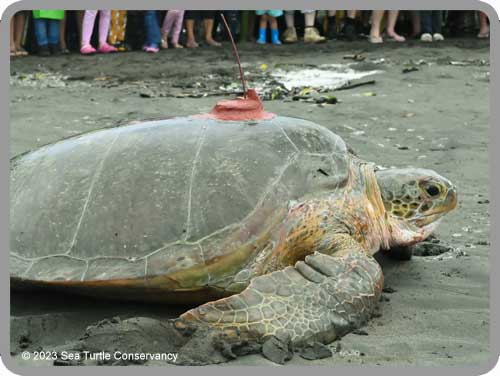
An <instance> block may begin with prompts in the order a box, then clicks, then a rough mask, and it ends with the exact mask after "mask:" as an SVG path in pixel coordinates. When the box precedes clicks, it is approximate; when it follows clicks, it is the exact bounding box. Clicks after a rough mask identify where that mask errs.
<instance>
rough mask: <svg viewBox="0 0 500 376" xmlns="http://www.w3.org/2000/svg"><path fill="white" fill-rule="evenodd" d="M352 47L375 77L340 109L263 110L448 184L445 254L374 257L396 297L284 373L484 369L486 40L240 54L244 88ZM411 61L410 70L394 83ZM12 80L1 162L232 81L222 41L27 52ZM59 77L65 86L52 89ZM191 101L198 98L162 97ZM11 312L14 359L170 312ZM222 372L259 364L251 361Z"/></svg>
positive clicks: (206, 100)
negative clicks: (300, 368) (354, 367)
mask: <svg viewBox="0 0 500 376" xmlns="http://www.w3.org/2000/svg"><path fill="white" fill-rule="evenodd" d="M363 50H364V51H365V54H366V56H367V59H366V60H365V61H364V62H362V63H359V65H358V67H357V68H358V69H360V70H372V69H378V70H382V71H383V73H381V74H377V75H374V76H370V77H366V78H363V79H361V81H364V80H370V79H375V80H376V84H375V85H372V86H362V87H359V88H355V89H351V90H345V91H337V92H335V93H334V94H335V95H336V96H337V98H338V99H339V100H340V101H341V103H338V104H336V105H324V106H323V107H321V106H318V105H317V104H314V103H308V102H302V101H291V100H288V101H284V100H275V101H266V102H265V107H266V109H267V110H269V111H272V112H276V113H278V114H281V115H286V116H296V117H302V118H307V119H309V120H312V121H314V122H317V123H319V124H322V125H324V126H326V127H328V128H330V129H331V130H333V131H335V132H336V133H338V134H339V135H341V136H342V137H343V138H344V139H345V140H346V141H347V142H348V143H349V144H350V145H351V146H352V148H353V149H354V150H355V151H356V152H357V154H358V155H359V156H360V157H362V158H364V159H367V160H371V161H375V162H377V163H378V164H381V165H385V166H408V165H411V166H421V167H426V168H432V169H435V170H437V171H438V172H439V173H440V174H443V175H445V176H447V177H448V178H449V179H450V180H452V181H453V182H454V183H455V184H456V186H457V187H458V192H459V207H458V209H457V210H456V211H455V212H453V213H452V214H451V215H449V216H448V217H446V218H445V219H444V220H443V222H442V224H441V226H440V227H439V229H438V231H437V237H438V238H439V240H440V242H441V244H445V245H449V246H451V247H453V248H454V249H455V251H453V252H448V253H445V254H443V255H441V256H428V257H413V259H412V260H411V261H407V262H402V261H392V260H389V259H387V258H381V263H382V264H383V269H384V272H385V276H386V286H387V287H390V288H392V290H393V291H394V292H392V293H384V297H385V298H384V299H383V301H382V302H381V303H380V312H381V313H382V315H381V316H380V317H377V318H374V319H373V320H371V321H370V322H369V323H368V325H367V326H366V327H364V328H363V330H364V332H366V333H367V335H360V334H349V335H347V336H345V337H344V338H342V339H341V341H340V343H341V349H340V352H337V353H335V354H334V355H333V357H330V358H326V359H323V360H317V361H312V362H311V361H306V360H304V359H302V358H300V357H297V356H296V357H294V359H292V360H291V362H290V363H289V364H323V365H324V364H327V365H334V364H348V363H354V364H358V363H363V364H382V365H384V364H413V365H478V364H485V363H486V362H487V361H488V359H489V356H490V349H489V325H490V317H489V312H490V311H489V266H490V263H489V251H490V243H489V234H490V218H489V201H488V200H489V196H490V192H489V185H490V181H489V168H490V166H489V156H488V146H489V129H490V125H489V121H490V117H489V113H490V111H489V45H488V44H487V43H486V42H477V41H475V40H456V41H450V42H448V41H447V42H445V43H443V44H439V45H435V44H434V45H426V46H423V45H421V44H420V43H418V42H410V43H408V44H406V45H402V46H400V45H395V44H390V43H387V44H385V45H383V46H375V47H374V46H370V45H368V44H367V43H362V42H359V43H352V44H344V43H340V42H333V43H327V44H325V45H321V46H304V45H302V44H299V45H296V46H282V47H280V48H275V47H272V46H264V47H261V46H255V45H253V44H249V45H243V46H240V52H241V56H242V60H243V61H244V63H245V66H246V70H247V72H249V73H250V77H249V78H250V85H252V84H254V83H255V82H253V80H258V79H259V77H260V76H262V74H263V73H262V72H264V73H265V72H269V71H273V69H275V68H276V67H280V66H282V64H284V63H286V64H291V65H294V64H312V65H320V64H331V63H339V64H345V63H348V62H351V61H349V60H346V59H343V56H344V55H347V54H353V53H357V52H360V51H363ZM381 58H384V59H385V61H382V62H381V61H380V60H379V59H381ZM419 60H424V62H420V63H421V64H418V63H419ZM450 61H454V62H464V61H465V63H461V64H459V65H452V64H450ZM263 63H265V64H267V69H266V70H265V71H263V70H262V69H261V65H262V64H263ZM411 65H416V66H417V67H418V71H414V72H410V73H407V74H403V73H402V70H403V69H404V68H407V67H408V66H411ZM291 68H297V67H296V66H288V68H287V69H291ZM11 74H12V76H11V80H12V82H11V96H10V119H11V123H10V137H11V155H12V156H14V155H17V154H19V153H22V152H25V151H27V150H31V149H34V148H36V147H38V146H40V145H43V144H46V143H50V142H53V141H56V140H59V139H61V138H65V137H70V136H72V135H75V134H79V133H82V132H87V131H91V130H95V129H99V128H102V127H111V126H116V125H121V124H124V123H129V122H132V121H137V120H144V119H151V118H165V117H170V116H182V115H188V114H193V113H199V112H206V111H208V110H210V109H211V107H212V106H213V105H214V104H215V102H216V101H217V100H218V99H220V98H222V97H223V96H221V94H220V89H219V87H220V86H227V85H228V84H231V83H233V82H234V83H236V84H235V87H236V88H238V86H237V85H238V80H237V69H236V67H235V65H234V62H233V58H232V54H231V50H230V47H229V46H228V45H227V44H226V45H225V47H224V48H223V49H208V48H204V49H199V50H197V51H190V50H175V51H173V50H168V51H166V52H161V53H159V54H157V55H154V56H151V55H146V54H145V53H141V52H134V53H127V54H122V55H114V56H93V57H82V56H78V55H70V56H65V57H59V58H49V59H43V58H38V57H28V58H24V59H15V60H13V61H12V64H11ZM31 74H34V76H29V75H31ZM59 74H61V75H63V76H69V79H62V80H60V79H59V78H58V75H59ZM26 75H28V76H26ZM54 75H55V76H54ZM23 77H24V78H23ZM197 83H203V84H205V85H206V87H199V86H200V85H198V84H197ZM186 84H188V85H187V86H189V87H187V88H182V87H179V86H182V85H186ZM198 92H200V93H207V94H208V95H207V96H206V97H202V98H175V97H172V95H179V93H198ZM217 93H218V95H215V94H217ZM367 93H375V94H376V95H375V96H372V95H369V94H367ZM212 94H214V95H213V96H212ZM464 253H465V255H464ZM389 291H391V290H389ZM11 312H12V319H11V328H12V330H11V344H12V352H13V353H16V354H19V352H20V351H21V350H22V349H23V348H26V349H28V350H31V351H33V350H35V349H39V348H43V349H53V348H57V346H60V345H64V344H65V343H66V342H67V341H70V340H73V339H76V338H78V337H79V336H80V335H81V334H82V333H83V332H84V331H85V328H86V327H87V326H88V325H90V324H92V323H94V322H96V321H98V320H101V319H103V318H111V317H113V316H119V317H120V318H122V319H124V318H127V317H134V316H148V317H156V318H167V317H175V316H176V315H178V314H179V313H180V312H182V309H179V308H169V307H164V306H151V305H141V304H130V303H127V304H125V303H116V302H102V301H94V300H87V299H82V298H79V297H61V296H43V295H39V294H36V295H24V294H19V293H15V294H13V295H12V310H11ZM361 334H363V332H361ZM336 346H337V345H335V344H334V345H332V346H331V348H332V349H333V348H335V347H336ZM159 351H161V349H159ZM16 358H17V359H18V360H19V362H20V363H21V364H26V362H23V361H22V360H21V358H20V356H19V355H17V356H16ZM40 363H41V364H51V363H52V362H48V361H46V362H40ZM152 363H153V364H154V362H152ZM30 364H31V363H30ZM229 364H245V365H250V364H251V365H254V364H271V363H270V362H269V361H268V360H266V359H264V358H263V357H261V356H260V355H251V356H247V357H242V358H239V359H237V360H236V361H234V362H232V363H229Z"/></svg>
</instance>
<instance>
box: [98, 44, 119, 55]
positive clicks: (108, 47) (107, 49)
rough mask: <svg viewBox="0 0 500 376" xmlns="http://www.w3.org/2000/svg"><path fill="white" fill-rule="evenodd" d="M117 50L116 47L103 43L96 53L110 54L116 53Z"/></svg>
mask: <svg viewBox="0 0 500 376" xmlns="http://www.w3.org/2000/svg"><path fill="white" fill-rule="evenodd" d="M117 51H118V50H117V49H116V47H114V46H112V45H110V44H108V43H104V44H103V45H102V46H101V47H99V49H98V50H97V52H99V53H101V54H108V53H110V52H117Z"/></svg>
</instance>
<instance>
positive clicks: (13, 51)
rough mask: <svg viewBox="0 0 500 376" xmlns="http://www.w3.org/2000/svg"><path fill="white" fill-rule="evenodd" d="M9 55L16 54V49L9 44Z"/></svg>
mask: <svg viewBox="0 0 500 376" xmlns="http://www.w3.org/2000/svg"><path fill="white" fill-rule="evenodd" d="M10 56H17V50H16V47H15V46H10Z"/></svg>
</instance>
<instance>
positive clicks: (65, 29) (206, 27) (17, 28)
mask: <svg viewBox="0 0 500 376" xmlns="http://www.w3.org/2000/svg"><path fill="white" fill-rule="evenodd" d="M221 14H224V17H225V19H226V20H227V23H228V25H229V29H230V30H231V33H232V35H233V36H235V39H236V40H240V41H252V40H254V41H255V42H256V43H258V44H266V43H271V44H273V45H280V44H282V43H295V42H298V41H299V40H302V41H303V42H305V43H320V42H325V41H326V40H334V39H343V40H347V41H354V40H356V39H361V38H366V39H367V40H368V41H369V42H370V43H383V42H384V41H386V40H391V41H395V42H404V41H405V40H407V39H409V38H411V39H418V40H420V41H422V42H424V43H430V42H440V41H442V40H444V39H445V36H446V37H460V36H464V35H466V34H471V33H474V34H473V35H475V36H476V37H477V38H480V39H488V38H489V23H488V18H487V16H486V14H484V13H482V12H473V11H439V10H433V11H397V10H389V11H383V10H373V11H356V10H348V11H336V10H328V11H315V10H302V11H293V10H292V11H290V10H284V11H283V10H257V11H228V10H224V11H206V10H203V11H199V10H186V11H184V10H168V11H158V10H146V11H126V10H81V11H64V10H54V9H51V10H33V11H21V12H18V13H16V14H15V15H14V16H13V17H12V19H11V24H10V56H26V55H28V54H29V53H36V54H38V55H40V56H51V55H59V54H66V53H69V52H70V51H71V50H78V51H79V53H81V54H83V55H92V54H95V53H111V52H121V51H129V50H131V49H135V48H142V50H143V51H145V52H148V53H156V52H158V51H159V50H160V49H168V48H184V47H186V48H197V47H199V46H200V42H202V43H203V44H204V45H207V46H212V47H218V46H220V45H221V42H223V41H224V40H227V37H228V34H227V32H226V30H225V28H224V26H223V23H222V21H221ZM96 19H98V22H97V23H96ZM299 36H300V38H299Z"/></svg>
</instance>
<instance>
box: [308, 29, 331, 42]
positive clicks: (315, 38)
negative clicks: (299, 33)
mask: <svg viewBox="0 0 500 376" xmlns="http://www.w3.org/2000/svg"><path fill="white" fill-rule="evenodd" d="M325 40H326V38H325V37H323V36H321V35H320V34H319V31H318V29H316V28H315V27H312V26H308V27H306V29H305V32H304V42H305V43H321V42H324V41H325Z"/></svg>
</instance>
